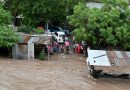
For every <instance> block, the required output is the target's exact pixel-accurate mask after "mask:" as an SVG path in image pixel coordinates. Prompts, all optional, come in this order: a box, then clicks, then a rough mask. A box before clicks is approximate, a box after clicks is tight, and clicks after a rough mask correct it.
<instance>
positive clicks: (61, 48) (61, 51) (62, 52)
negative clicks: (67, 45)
mask: <svg viewBox="0 0 130 90" xmlns="http://www.w3.org/2000/svg"><path fill="white" fill-rule="evenodd" d="M60 53H61V55H64V46H63V45H61V46H60Z"/></svg>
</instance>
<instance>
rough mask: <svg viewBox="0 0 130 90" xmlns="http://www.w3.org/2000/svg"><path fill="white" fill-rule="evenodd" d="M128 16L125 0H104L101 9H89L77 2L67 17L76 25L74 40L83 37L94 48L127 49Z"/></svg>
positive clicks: (129, 39)
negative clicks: (113, 47) (119, 47)
mask: <svg viewBox="0 0 130 90" xmlns="http://www.w3.org/2000/svg"><path fill="white" fill-rule="evenodd" d="M129 16H130V10H129V8H128V3H127V2H126V1H125V0H104V6H103V7H102V8H101V9H98V8H93V9H90V8H89V7H86V5H85V4H82V3H79V4H78V5H76V6H75V7H74V14H73V15H71V16H69V17H68V19H69V22H70V24H72V25H74V26H75V27H76V29H75V31H74V34H75V36H76V40H78V41H81V40H82V39H83V40H85V41H87V42H88V43H90V44H91V45H93V46H94V47H95V48H98V47H100V46H122V47H124V48H125V49H127V48H130V37H129V36H130V20H129Z"/></svg>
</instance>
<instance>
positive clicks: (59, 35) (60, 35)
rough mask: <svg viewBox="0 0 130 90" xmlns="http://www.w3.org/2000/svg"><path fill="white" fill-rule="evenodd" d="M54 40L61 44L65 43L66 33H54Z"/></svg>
mask: <svg viewBox="0 0 130 90" xmlns="http://www.w3.org/2000/svg"><path fill="white" fill-rule="evenodd" d="M52 35H53V37H54V39H55V40H56V41H57V42H59V43H64V39H63V37H64V36H65V33H64V32H60V31H59V32H54V33H52Z"/></svg>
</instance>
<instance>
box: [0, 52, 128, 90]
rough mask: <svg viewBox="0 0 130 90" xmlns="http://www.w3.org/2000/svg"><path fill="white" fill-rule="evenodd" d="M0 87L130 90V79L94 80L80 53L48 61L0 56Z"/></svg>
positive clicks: (13, 89) (8, 89) (15, 89)
mask: <svg viewBox="0 0 130 90" xmlns="http://www.w3.org/2000/svg"><path fill="white" fill-rule="evenodd" d="M0 90H130V80H128V79H112V78H101V79H93V78H92V77H90V76H89V74H88V71H87V69H86V62H85V58H83V57H82V56H80V55H77V54H71V55H67V56H65V57H63V56H61V55H58V54H57V55H53V56H51V58H50V60H49V61H48V60H45V61H39V60H34V61H31V60H11V59H6V58H0Z"/></svg>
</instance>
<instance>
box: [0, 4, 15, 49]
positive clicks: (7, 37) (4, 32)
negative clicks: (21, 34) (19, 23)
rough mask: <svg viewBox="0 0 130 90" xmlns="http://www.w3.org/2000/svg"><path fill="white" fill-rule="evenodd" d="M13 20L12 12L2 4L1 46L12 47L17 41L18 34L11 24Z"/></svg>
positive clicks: (0, 19)
mask: <svg viewBox="0 0 130 90" xmlns="http://www.w3.org/2000/svg"><path fill="white" fill-rule="evenodd" d="M11 21H12V16H11V13H10V12H9V11H6V10H4V9H3V6H2V5H1V4H0V47H10V46H12V45H13V44H14V43H16V41H17V35H16V34H15V32H14V29H13V28H12V27H11V26H10V25H11Z"/></svg>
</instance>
